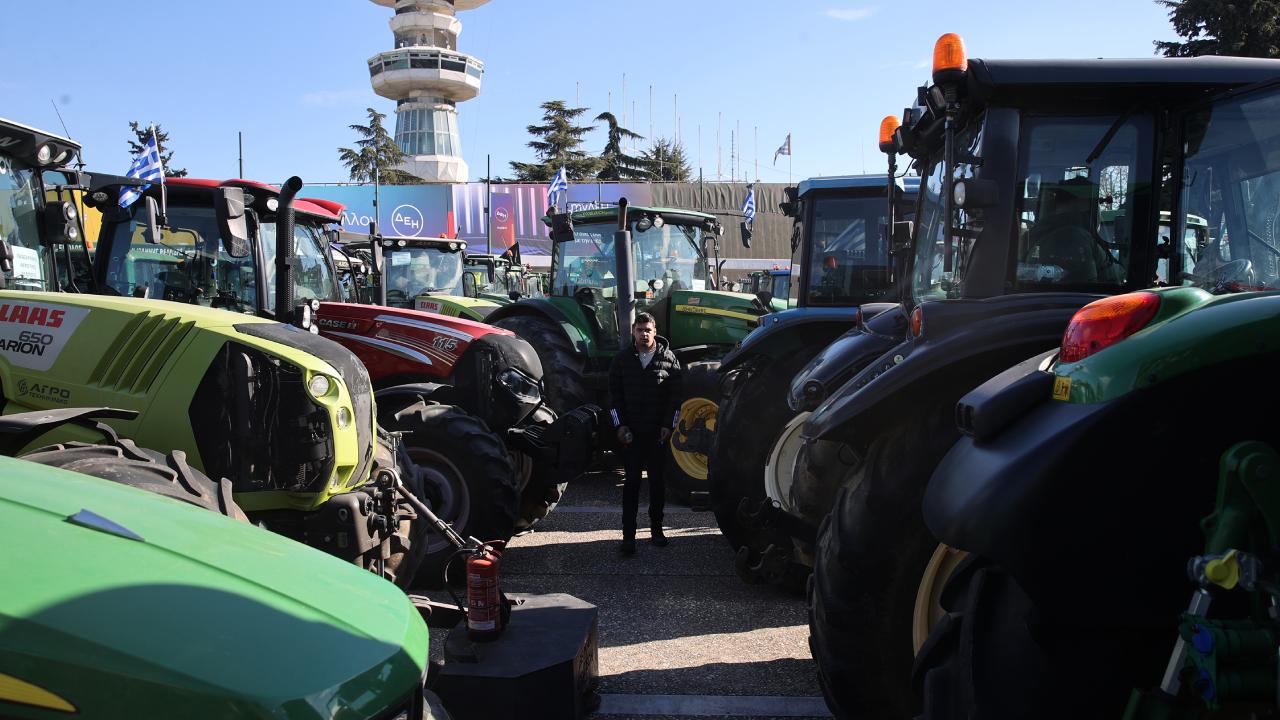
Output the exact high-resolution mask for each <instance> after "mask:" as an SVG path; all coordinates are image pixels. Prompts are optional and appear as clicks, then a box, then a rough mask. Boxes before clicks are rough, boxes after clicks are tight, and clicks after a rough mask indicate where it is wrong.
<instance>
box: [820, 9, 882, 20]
mask: <svg viewBox="0 0 1280 720" xmlns="http://www.w3.org/2000/svg"><path fill="white" fill-rule="evenodd" d="M876 10H877V8H874V7H865V8H832V9H830V10H828V11H826V12H825V13H823V14H824V15H826V16H827V17H829V18H834V19H836V20H843V21H845V22H854V21H856V20H866V19H867V18H869V17H871V16H872V15H875V14H876Z"/></svg>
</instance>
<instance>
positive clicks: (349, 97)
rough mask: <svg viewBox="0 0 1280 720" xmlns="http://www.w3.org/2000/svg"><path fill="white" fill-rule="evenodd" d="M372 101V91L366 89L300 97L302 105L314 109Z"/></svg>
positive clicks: (318, 93) (321, 92)
mask: <svg viewBox="0 0 1280 720" xmlns="http://www.w3.org/2000/svg"><path fill="white" fill-rule="evenodd" d="M372 100H373V91H371V90H369V89H368V88H363V89H360V90H321V91H319V92H313V93H307V94H305V95H303V96H302V104H304V105H313V106H316V107H333V106H335V105H354V104H357V103H362V102H369V101H372Z"/></svg>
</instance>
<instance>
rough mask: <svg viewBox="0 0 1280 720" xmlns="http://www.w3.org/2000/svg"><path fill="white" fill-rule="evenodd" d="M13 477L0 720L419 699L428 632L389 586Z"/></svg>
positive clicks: (254, 538) (164, 502) (233, 532)
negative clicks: (38, 711) (17, 712)
mask: <svg viewBox="0 0 1280 720" xmlns="http://www.w3.org/2000/svg"><path fill="white" fill-rule="evenodd" d="M0 478H3V481H0V542H3V543H4V545H5V547H6V548H7V550H6V552H5V553H3V554H0V577H3V582H4V585H5V587H6V588H7V589H6V591H5V592H3V593H0V715H8V714H9V712H6V709H8V710H13V709H14V708H15V707H16V706H14V705H10V704H9V703H13V702H20V703H25V704H27V705H32V704H36V705H39V706H42V707H48V708H61V709H63V710H64V711H67V712H75V713H78V714H80V715H83V716H89V717H174V716H182V717H189V718H203V717H229V716H242V715H243V716H249V715H252V716H255V717H265V716H273V717H291V718H310V717H316V718H320V717H325V718H328V717H338V716H342V717H353V718H354V717H360V718H367V717H383V716H384V713H391V711H392V710H394V709H396V708H398V707H400V705H402V704H404V703H406V702H407V700H408V698H409V695H410V693H412V692H415V691H417V689H418V688H419V687H420V682H421V678H422V675H423V672H424V668H425V662H426V654H427V629H426V626H425V625H424V624H423V622H422V619H421V618H420V616H419V615H418V613H417V611H416V610H415V609H414V608H413V606H412V605H411V604H410V603H409V601H408V600H407V599H406V598H405V596H404V595H403V593H401V591H400V590H398V589H397V588H396V587H395V586H393V585H392V584H391V583H389V582H386V581H385V580H382V579H380V578H378V577H377V576H375V575H372V574H370V573H368V572H365V571H363V570H360V569H359V568H357V567H356V566H354V565H350V564H347V563H344V562H342V561H341V560H338V559H337V558H334V557H331V556H329V555H326V554H324V553H322V552H319V551H317V550H312V549H310V548H307V547H306V546H303V545H300V544H298V543H295V542H293V541H291V540H288V539H286V538H283V537H281V536H278V535H274V534H272V533H269V532H267V531H265V530H262V529H259V528H256V527H253V526H251V525H248V524H246V523H240V522H236V521H234V520H231V519H229V518H226V517H223V516H220V515H217V514H215V513H212V512H210V511H208V510H204V509H201V508H198V507H195V506H192V505H187V504H186V503H182V502H179V501H176V500H171V499H168V498H164V497H160V496H157V495H153V494H151V493H147V492H144V491H142V490H137V489H134V488H129V487H125V486H122V485H117V484H115V483H111V482H108V481H104V480H98V479H96V478H91V477H87V476H84V475H79V474H76V473H71V472H66V471H63V470H57V469H54V468H48V467H43V466H40V465H36V464H32V463H27V462H24V461H21V460H15V459H12V458H4V457H0ZM6 675H7V676H9V677H6ZM15 680H16V681H18V682H15ZM68 706H70V707H71V708H74V710H69V709H68ZM53 716H54V715H52V714H51V715H50V717H53ZM386 716H388V717H389V716H390V714H387V715H386Z"/></svg>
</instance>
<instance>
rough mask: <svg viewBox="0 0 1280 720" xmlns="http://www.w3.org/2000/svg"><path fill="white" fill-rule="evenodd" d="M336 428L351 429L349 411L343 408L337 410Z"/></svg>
mask: <svg viewBox="0 0 1280 720" xmlns="http://www.w3.org/2000/svg"><path fill="white" fill-rule="evenodd" d="M338 427H339V428H342V429H343V430H346V429H347V428H349V427H351V411H350V410H348V409H347V408H345V407H340V408H338Z"/></svg>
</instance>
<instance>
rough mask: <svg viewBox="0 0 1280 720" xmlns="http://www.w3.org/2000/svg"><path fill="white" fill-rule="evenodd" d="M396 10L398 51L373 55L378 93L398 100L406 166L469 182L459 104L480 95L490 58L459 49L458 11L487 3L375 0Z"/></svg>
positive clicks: (430, 177) (426, 176)
mask: <svg viewBox="0 0 1280 720" xmlns="http://www.w3.org/2000/svg"><path fill="white" fill-rule="evenodd" d="M372 1H373V2H374V3H375V4H378V5H382V6H383V7H389V8H394V9H395V11H396V14H395V15H394V16H393V17H392V18H391V23H390V25H391V32H392V33H393V34H394V35H395V49H394V50H388V51H386V52H381V53H378V54H377V55H374V56H373V57H371V58H369V77H370V80H371V81H372V83H373V91H374V92H376V93H377V94H379V95H381V96H382V97H384V98H387V99H388V100H395V101H396V134H395V138H396V143H397V144H398V145H399V146H400V148H401V149H402V150H404V152H405V155H406V156H407V157H406V158H405V163H404V164H403V165H401V166H400V169H401V170H404V171H406V172H408V173H409V174H411V175H414V176H416V177H419V178H421V179H423V180H426V181H428V182H466V181H467V164H466V163H465V162H463V160H462V146H461V144H460V143H459V142H458V103H460V102H462V101H464V100H470V99H471V98H473V97H475V96H476V95H479V94H480V80H481V78H482V77H483V76H484V63H482V62H480V61H479V60H477V59H476V58H474V57H471V56H470V55H467V54H466V53H460V52H458V33H460V32H461V31H462V23H461V22H460V21H459V20H458V18H457V16H456V15H455V12H456V11H458V10H471V9H473V8H477V7H480V6H481V5H484V4H485V3H487V2H488V1H489V0H372Z"/></svg>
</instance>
